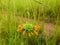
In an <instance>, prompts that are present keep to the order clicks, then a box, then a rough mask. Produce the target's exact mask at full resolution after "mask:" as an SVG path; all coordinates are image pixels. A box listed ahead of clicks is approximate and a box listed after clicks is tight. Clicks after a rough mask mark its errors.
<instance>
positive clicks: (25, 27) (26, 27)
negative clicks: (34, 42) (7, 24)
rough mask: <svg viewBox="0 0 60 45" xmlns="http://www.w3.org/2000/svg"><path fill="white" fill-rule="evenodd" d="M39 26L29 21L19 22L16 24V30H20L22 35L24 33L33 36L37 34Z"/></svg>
mask: <svg viewBox="0 0 60 45" xmlns="http://www.w3.org/2000/svg"><path fill="white" fill-rule="evenodd" d="M39 28H40V26H39V25H33V24H30V23H26V24H20V25H18V30H17V32H21V33H22V35H23V36H24V35H25V34H27V35H28V36H29V37H31V36H33V35H34V34H35V35H37V36H38V31H39Z"/></svg>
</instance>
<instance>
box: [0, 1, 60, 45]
mask: <svg viewBox="0 0 60 45" xmlns="http://www.w3.org/2000/svg"><path fill="white" fill-rule="evenodd" d="M38 2H40V3H41V4H40V3H38ZM38 2H37V1H34V0H23V1H22V0H20V1H19V0H0V45H28V44H30V43H32V44H35V45H37V44H38V45H44V44H45V43H46V45H56V41H57V37H58V32H59V29H60V28H59V27H60V25H59V21H60V20H59V17H60V16H59V15H60V14H59V10H58V8H55V6H56V7H58V6H57V5H56V4H57V3H58V2H57V1H56V0H49V1H48V0H38ZM56 2H57V3H56ZM52 3H53V4H52ZM58 4H59V3H58ZM55 9H56V10H55ZM50 10H52V11H53V13H54V14H51V15H52V16H53V15H54V16H53V18H52V20H53V19H54V20H53V23H55V24H53V23H52V24H53V25H55V30H54V33H53V34H52V35H53V36H52V37H51V39H50V38H49V39H48V38H47V37H46V36H45V32H46V30H45V29H44V25H45V23H46V19H47V22H48V21H50V20H51V17H50V12H49V11H50ZM47 12H49V14H47ZM56 16H57V17H56ZM55 17H56V18H55ZM25 22H29V23H32V24H34V25H35V24H40V22H42V23H41V24H42V25H41V24H40V25H41V26H40V27H41V30H43V32H42V34H41V35H43V36H42V38H44V40H45V41H43V42H42V41H40V40H39V39H40V38H39V37H40V36H41V35H40V34H39V36H38V37H36V36H34V38H32V40H31V41H32V42H31V41H30V42H28V41H29V40H30V39H29V38H28V37H27V36H25V37H23V36H22V35H21V34H20V33H18V32H17V29H18V25H19V24H20V23H25ZM49 23H51V22H49ZM25 38H26V41H24V39H25ZM35 40H38V41H37V42H34V41H35Z"/></svg>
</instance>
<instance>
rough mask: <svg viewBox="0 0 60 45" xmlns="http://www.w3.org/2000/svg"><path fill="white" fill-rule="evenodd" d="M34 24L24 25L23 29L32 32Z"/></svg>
mask: <svg viewBox="0 0 60 45" xmlns="http://www.w3.org/2000/svg"><path fill="white" fill-rule="evenodd" d="M33 27H34V26H33V24H24V25H23V29H25V30H26V31H28V32H31V31H32V30H33Z"/></svg>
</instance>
